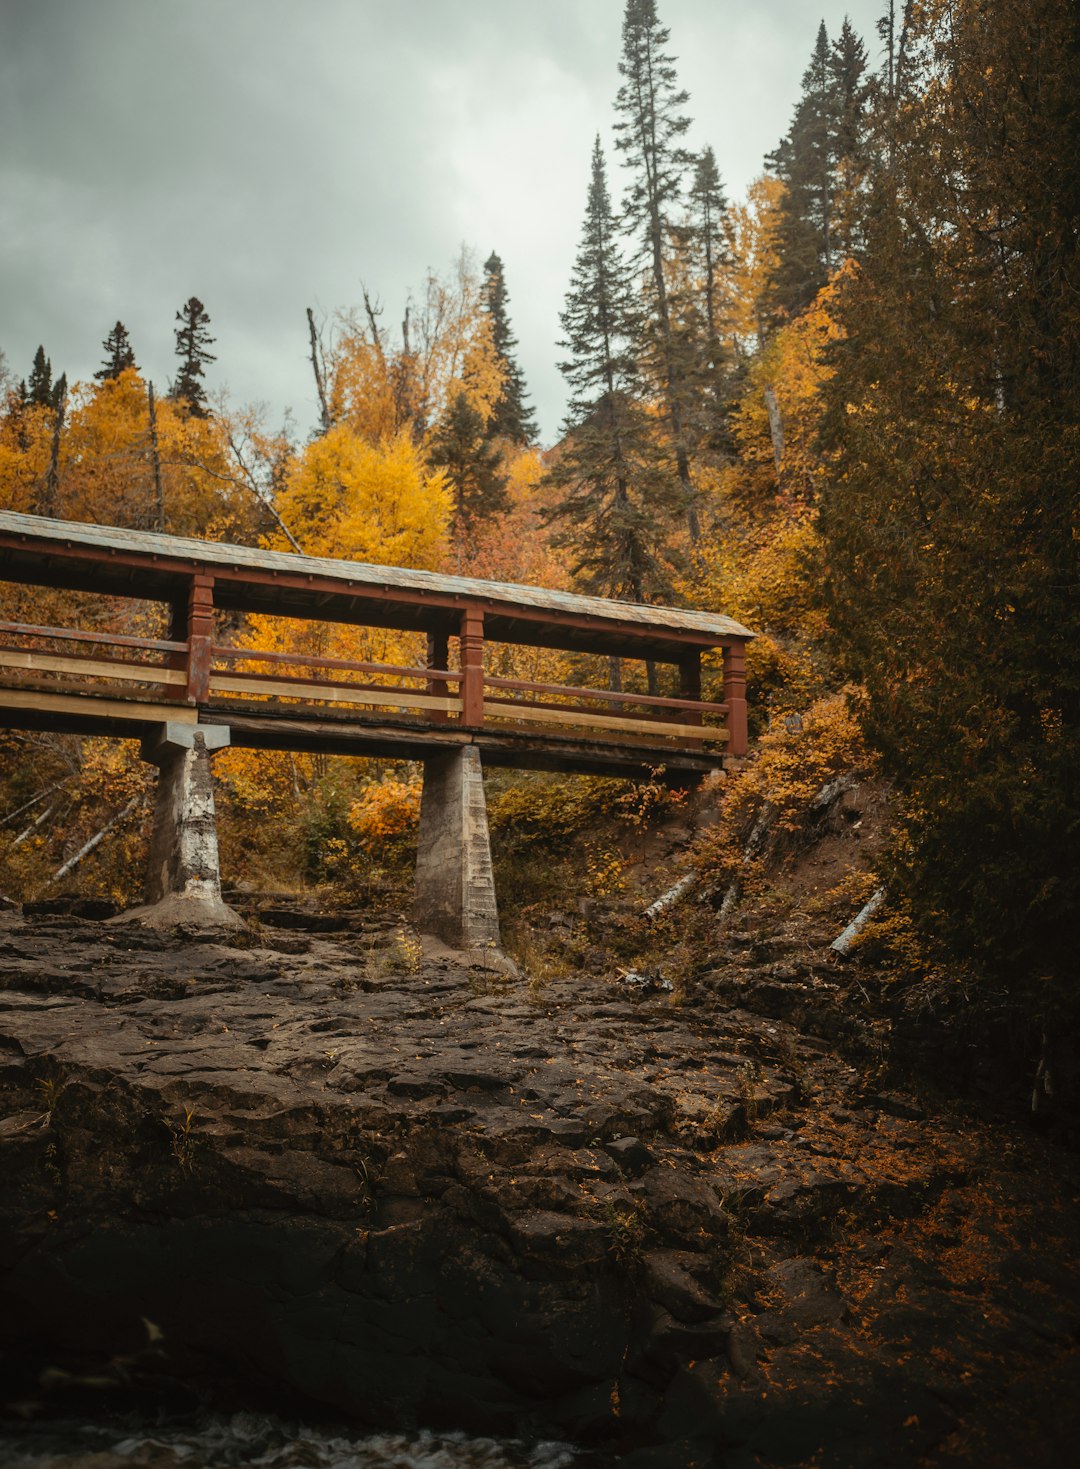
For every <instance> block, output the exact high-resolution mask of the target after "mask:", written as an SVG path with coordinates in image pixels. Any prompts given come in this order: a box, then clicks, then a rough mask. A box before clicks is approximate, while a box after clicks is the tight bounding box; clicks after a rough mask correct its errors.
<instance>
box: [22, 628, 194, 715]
mask: <svg viewBox="0 0 1080 1469" xmlns="http://www.w3.org/2000/svg"><path fill="white" fill-rule="evenodd" d="M138 654H143V655H145V654H151V655H158V656H157V657H155V658H153V660H152V661H148V660H147V658H146V657H139V656H132V655H138ZM187 655H188V644H187V642H176V641H172V640H170V639H167V638H140V637H130V636H127V635H124V634H120V633H111V632H109V633H103V632H91V631H86V630H83V629H80V628H70V627H44V626H38V625H36V624H33V623H24V622H0V669H2V670H3V681H4V683H5V684H6V685H7V686H9V687H10V686H12V685H15V686H16V687H20V686H21V687H23V688H26V689H34V690H39V691H41V692H44V693H48V692H53V691H55V692H65V693H66V692H90V691H92V692H94V693H97V694H108V693H113V692H115V693H118V694H121V695H122V696H123V697H124V698H126V699H135V700H138V699H146V698H154V697H156V698H161V697H165V698H167V699H173V698H177V697H180V698H183V696H184V692H185V690H186V687H187V681H188V675H187V673H186V671H185V668H184V667H183V664H184V662H185V661H186V659H187ZM132 684H135V685H138V687H136V688H131V687H130V685H132Z"/></svg>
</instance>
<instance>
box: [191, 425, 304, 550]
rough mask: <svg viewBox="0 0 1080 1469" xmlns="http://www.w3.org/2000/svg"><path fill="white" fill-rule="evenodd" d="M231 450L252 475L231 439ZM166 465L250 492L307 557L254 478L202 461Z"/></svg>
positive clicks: (241, 465)
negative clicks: (206, 475)
mask: <svg viewBox="0 0 1080 1469" xmlns="http://www.w3.org/2000/svg"><path fill="white" fill-rule="evenodd" d="M229 448H230V449H231V450H232V451H233V455H234V456H235V458H236V461H237V463H238V464H239V465H240V468H241V469H242V470H243V471H244V473H245V475H248V474H250V471H249V469H248V467H247V465H246V464H245V463H244V461H243V459H242V458H241V457H240V453H239V450H238V449H237V446H236V443H235V441H234V440H233V439H232V438H231V437H230V439H229ZM165 463H166V464H168V465H169V466H170V468H172V469H198V470H201V471H202V473H203V474H208V475H209V476H210V478H211V479H219V480H221V481H222V483H223V484H227V485H235V486H236V488H237V489H238V490H247V491H249V493H251V494H252V495H254V496H255V497H256V499H257V500H258V501H259V504H260V505H262V507H263V509H264V510H268V511H269V512H270V515H271V517H272V518H273V520H274V523H275V525H276V526H277V528H278V530H279V531H281V533H282V535H283V536H284V537H285V539H286V540H287V541H288V543H289V545H290V546H291V547H292V548H293V550H294V551H295V552H296V553H297V555H298V556H306V555H307V552H306V551H305V550H304V548H303V546H301V544H300V542H299V541H298V540H297V539H296V537H295V536H294V535H293V533H292V531H291V530H290V529H289V527H288V526H287V525H286V524H285V522H284V521H283V520H282V518H281V516H280V515H279V514H278V512H277V508H276V506H275V505H274V502H273V500H271V499H270V497H269V496H268V495H264V494H263V492H262V490H260V489H259V486H258V485H257V484H256V483H255V480H254V478H253V477H252V478H250V479H237V478H236V476H235V474H222V473H221V471H220V470H217V469H212V468H211V467H210V465H209V464H204V463H203V462H202V460H201V459H167V460H165Z"/></svg>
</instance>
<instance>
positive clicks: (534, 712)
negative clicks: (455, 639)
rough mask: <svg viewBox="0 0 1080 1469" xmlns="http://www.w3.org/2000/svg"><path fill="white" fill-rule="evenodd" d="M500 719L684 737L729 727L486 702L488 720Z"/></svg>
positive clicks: (715, 735) (721, 737) (717, 736)
mask: <svg viewBox="0 0 1080 1469" xmlns="http://www.w3.org/2000/svg"><path fill="white" fill-rule="evenodd" d="M492 718H497V719H533V720H536V721H537V722H538V723H542V724H565V725H580V726H583V727H584V728H587V729H610V730H611V731H612V732H614V733H626V734H650V735H665V736H667V735H677V736H679V737H680V738H681V739H684V740H715V741H719V742H724V741H726V740H727V739H728V732H727V730H726V729H708V728H707V727H704V726H701V725H696V724H693V725H686V724H668V723H667V722H666V721H661V720H659V719H620V718H619V716H618V715H617V714H576V713H571V712H570V711H568V710H562V709H544V708H541V707H540V706H539V705H535V706H530V705H528V704H495V705H493V704H491V703H490V702H489V703H487V704H485V705H484V723H485V724H487V723H488V721H489V720H490V719H492Z"/></svg>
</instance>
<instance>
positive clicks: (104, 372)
mask: <svg viewBox="0 0 1080 1469" xmlns="http://www.w3.org/2000/svg"><path fill="white" fill-rule="evenodd" d="M101 345H102V347H103V348H104V350H105V361H104V362H103V363H102V364H101V366H100V367H99V368H98V370H97V372H95V373H94V376H95V377H96V378H97V379H98V381H99V382H108V381H109V380H110V379H111V378H117V377H119V376H120V374H121V373H122V372H124V371H125V370H126V369H127V368H129V367H134V368H135V370H136V371H138V363H137V362H136V361H135V351H134V349H133V347H132V345H131V338H130V337H129V336H128V331H127V327H126V326H125V325H124V323H123V322H122V321H118V322H117V323H116V325H115V326H114V327H113V329H112V331H111V332H110V333H109V335H108V336H107V337H106V338H105V340H104V341H103V342H102V344H101Z"/></svg>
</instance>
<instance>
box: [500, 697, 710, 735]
mask: <svg viewBox="0 0 1080 1469" xmlns="http://www.w3.org/2000/svg"><path fill="white" fill-rule="evenodd" d="M488 706H490V707H491V708H492V709H493V710H494V709H497V710H498V712H499V713H500V714H502V713H504V712H505V711H507V710H514V709H522V710H529V711H537V712H538V713H540V714H551V715H557V714H596V713H597V712H598V711H597V710H595V709H583V708H582V707H581V706H580V705H578V704H538V703H536V702H535V700H532V699H529V700H526V699H499V698H494V699H485V700H484V707H485V709H486V708H487V707H488ZM604 718H605V719H607V720H617V719H625V720H628V721H630V722H632V723H634V724H649V723H656V724H663V725H664V726H665V727H667V726H668V725H670V724H671V723H672V721H671V720H669V719H664V718H663V716H662V715H659V714H623V713H622V712H621V711H619V712H618V713H614V714H606V715H605V716H604ZM680 728H685V729H686V731H687V733H688V734H689V735H691V736H693V735H697V734H700V733H701V730H702V728H703V726H702V725H700V724H687V725H685V726H680Z"/></svg>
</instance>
